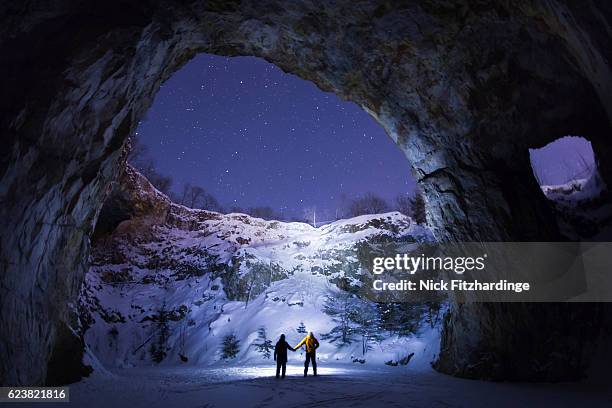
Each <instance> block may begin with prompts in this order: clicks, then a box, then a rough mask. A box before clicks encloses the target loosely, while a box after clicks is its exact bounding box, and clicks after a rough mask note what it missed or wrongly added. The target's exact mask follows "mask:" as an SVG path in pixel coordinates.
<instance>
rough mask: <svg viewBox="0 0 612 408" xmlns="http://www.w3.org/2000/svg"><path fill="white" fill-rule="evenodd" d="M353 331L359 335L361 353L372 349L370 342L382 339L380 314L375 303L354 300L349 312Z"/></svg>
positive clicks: (363, 353)
mask: <svg viewBox="0 0 612 408" xmlns="http://www.w3.org/2000/svg"><path fill="white" fill-rule="evenodd" d="M350 318H351V321H352V322H353V323H354V329H353V331H354V333H355V334H356V335H358V336H360V337H361V354H362V355H365V354H366V353H367V352H368V351H369V350H371V349H372V344H373V343H377V342H380V341H382V340H383V339H384V336H383V335H382V330H381V326H380V315H379V312H378V309H377V307H376V305H375V304H372V303H370V302H368V301H362V300H360V301H359V302H355V303H354V305H353V310H352V311H351V314H350Z"/></svg>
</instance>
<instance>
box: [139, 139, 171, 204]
mask: <svg viewBox="0 0 612 408" xmlns="http://www.w3.org/2000/svg"><path fill="white" fill-rule="evenodd" d="M128 162H129V163H130V164H131V165H132V166H134V168H135V169H136V170H138V171H139V172H140V174H142V175H143V176H145V177H146V178H147V180H149V182H151V184H153V186H154V187H155V188H157V189H158V190H159V191H161V192H162V193H164V194H166V195H170V193H171V189H172V177H170V176H166V175H164V174H162V173H160V172H159V171H158V170H157V166H156V163H155V161H154V160H153V159H152V158H151V157H150V155H149V149H148V148H147V146H146V145H144V144H142V142H141V141H140V139H139V138H138V137H137V136H136V135H133V136H131V137H130V152H129V154H128Z"/></svg>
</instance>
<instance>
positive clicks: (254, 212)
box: [247, 206, 278, 220]
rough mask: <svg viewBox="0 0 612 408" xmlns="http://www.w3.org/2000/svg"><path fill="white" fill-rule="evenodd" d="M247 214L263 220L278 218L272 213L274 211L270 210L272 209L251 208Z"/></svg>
mask: <svg viewBox="0 0 612 408" xmlns="http://www.w3.org/2000/svg"><path fill="white" fill-rule="evenodd" d="M247 214H249V215H251V216H253V217H257V218H263V219H264V220H272V219H274V218H278V217H276V214H275V212H274V210H273V209H272V207H268V206H266V207H251V208H249V209H248V210H247Z"/></svg>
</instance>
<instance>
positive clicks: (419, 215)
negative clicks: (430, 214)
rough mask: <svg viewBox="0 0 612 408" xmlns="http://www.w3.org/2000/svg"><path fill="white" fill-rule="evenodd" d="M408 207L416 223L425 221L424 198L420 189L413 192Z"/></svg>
mask: <svg viewBox="0 0 612 408" xmlns="http://www.w3.org/2000/svg"><path fill="white" fill-rule="evenodd" d="M410 209H411V216H412V219H413V220H415V221H416V222H417V223H418V224H425V223H427V216H426V213H425V198H424V197H423V192H422V191H421V189H417V190H416V191H415V192H414V197H413V198H412V199H411V200H410Z"/></svg>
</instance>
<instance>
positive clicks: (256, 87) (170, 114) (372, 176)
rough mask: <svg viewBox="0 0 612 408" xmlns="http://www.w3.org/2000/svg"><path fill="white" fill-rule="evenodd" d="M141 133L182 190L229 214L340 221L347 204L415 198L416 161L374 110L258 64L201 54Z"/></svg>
mask: <svg viewBox="0 0 612 408" xmlns="http://www.w3.org/2000/svg"><path fill="white" fill-rule="evenodd" d="M137 132H138V137H139V139H140V140H141V141H142V143H144V144H145V145H147V146H148V148H149V151H150V153H151V155H152V156H153V159H154V160H155V161H156V163H157V167H158V169H159V171H160V172H162V173H164V174H168V175H171V176H172V177H173V178H174V189H175V190H177V191H178V190H179V189H180V188H181V186H182V185H183V184H184V183H191V184H192V185H200V186H202V187H204V188H205V189H206V190H207V191H208V192H210V193H212V194H213V195H214V196H215V197H216V198H217V199H218V200H219V202H220V203H221V204H222V205H224V206H226V207H232V206H239V207H241V208H248V207H254V206H271V207H272V208H274V209H275V210H276V211H278V212H279V213H282V214H283V215H284V216H302V215H303V213H304V211H305V209H307V208H311V207H313V206H316V207H317V212H318V213H320V215H321V216H322V217H324V216H325V215H327V216H329V217H333V216H334V215H335V211H336V209H337V208H340V207H341V206H342V205H343V202H345V201H343V200H345V199H343V198H342V197H343V196H344V197H349V198H350V197H354V196H357V195H360V194H363V193H366V192H370V191H371V192H374V193H376V194H378V195H380V196H382V197H384V198H386V199H388V200H389V201H392V199H393V198H394V197H395V196H396V195H398V194H412V193H413V191H414V180H413V178H412V176H411V175H410V169H409V164H408V161H407V159H406V158H405V156H404V155H403V153H402V152H401V151H400V150H399V148H397V146H396V145H395V144H394V143H393V141H392V140H391V139H390V138H389V137H388V136H387V135H386V133H385V132H384V130H383V129H382V127H381V126H380V125H378V124H377V123H376V122H375V121H374V119H372V118H371V117H370V116H369V115H368V114H367V113H366V112H365V111H363V110H362V109H361V108H359V107H358V106H357V105H355V104H353V103H349V102H344V101H342V100H340V99H339V98H338V97H337V96H336V95H334V94H331V93H325V92H323V91H321V90H320V89H318V88H317V87H316V86H315V85H314V84H312V83H311V82H308V81H305V80H302V79H300V78H298V77H296V76H294V75H290V74H286V73H284V72H283V71H281V70H280V69H279V68H277V67H276V66H274V65H272V64H269V63H267V62H266V61H264V60H261V59H257V58H254V57H235V58H226V57H219V56H214V55H207V54H201V55H198V56H197V57H196V58H194V59H193V60H192V61H191V62H189V63H188V64H187V65H186V66H185V67H183V68H182V69H181V70H180V71H179V72H177V73H176V74H175V75H174V76H172V77H171V78H170V79H169V80H168V81H167V82H166V83H165V84H164V85H163V87H162V88H161V89H160V91H159V93H158V94H157V96H156V99H155V101H154V104H153V106H152V107H151V109H150V110H149V112H148V113H147V115H146V117H145V119H144V120H143V121H142V123H141V124H140V126H139V128H138V130H137Z"/></svg>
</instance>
